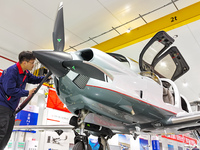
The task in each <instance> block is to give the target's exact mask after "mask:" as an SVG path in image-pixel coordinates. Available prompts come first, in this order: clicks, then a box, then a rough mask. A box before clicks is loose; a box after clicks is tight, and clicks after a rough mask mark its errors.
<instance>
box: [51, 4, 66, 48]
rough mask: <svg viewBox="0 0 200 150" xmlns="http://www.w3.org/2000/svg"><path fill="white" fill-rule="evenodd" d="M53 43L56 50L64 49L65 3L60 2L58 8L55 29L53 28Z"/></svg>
mask: <svg viewBox="0 0 200 150" xmlns="http://www.w3.org/2000/svg"><path fill="white" fill-rule="evenodd" d="M53 45H54V50H55V51H63V49H64V46H65V33H64V20H63V3H62V2H61V3H60V6H59V8H58V12H57V16H56V20H55V24H54V30H53Z"/></svg>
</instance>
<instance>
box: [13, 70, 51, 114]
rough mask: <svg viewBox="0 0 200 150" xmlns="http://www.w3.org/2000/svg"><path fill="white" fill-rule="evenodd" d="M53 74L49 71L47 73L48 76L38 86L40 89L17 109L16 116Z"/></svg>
mask: <svg viewBox="0 0 200 150" xmlns="http://www.w3.org/2000/svg"><path fill="white" fill-rule="evenodd" d="M51 75H52V73H51V71H49V72H48V73H47V75H46V76H45V77H44V79H43V80H42V81H41V82H40V84H39V85H38V87H37V88H36V90H35V91H34V93H33V94H31V95H29V96H28V97H27V98H26V99H25V100H24V101H23V103H21V105H20V106H19V107H18V108H17V109H16V111H15V114H17V113H18V112H20V111H21V110H22V109H23V108H24V107H25V106H26V105H27V104H28V103H29V102H30V100H31V99H32V98H33V96H34V95H35V94H36V93H37V91H38V90H39V89H40V87H41V86H42V84H43V83H44V82H45V81H46V80H47V79H48V77H49V76H51Z"/></svg>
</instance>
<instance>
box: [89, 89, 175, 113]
mask: <svg viewBox="0 0 200 150" xmlns="http://www.w3.org/2000/svg"><path fill="white" fill-rule="evenodd" d="M86 86H91V87H96V88H101V89H105V90H109V91H112V92H116V93H119V94H122V95H125V96H128V97H130V98H133V99H136V100H138V101H141V102H143V103H146V104H148V105H151V106H154V107H157V108H159V109H162V110H165V111H168V112H170V113H173V114H175V115H176V114H177V113H175V112H172V111H170V110H167V109H164V108H161V107H159V106H156V105H153V104H150V103H147V102H145V101H143V100H141V99H138V98H135V97H132V96H130V95H127V94H124V93H121V92H118V91H115V90H112V89H108V88H104V87H99V86H95V85H86Z"/></svg>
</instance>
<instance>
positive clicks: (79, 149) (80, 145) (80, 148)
mask: <svg viewBox="0 0 200 150" xmlns="http://www.w3.org/2000/svg"><path fill="white" fill-rule="evenodd" d="M73 150H84V149H83V142H81V141H80V142H77V143H76V144H75V145H74V147H73ZM88 150H92V148H91V146H90V145H89V144H88Z"/></svg>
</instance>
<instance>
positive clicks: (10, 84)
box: [0, 62, 44, 111]
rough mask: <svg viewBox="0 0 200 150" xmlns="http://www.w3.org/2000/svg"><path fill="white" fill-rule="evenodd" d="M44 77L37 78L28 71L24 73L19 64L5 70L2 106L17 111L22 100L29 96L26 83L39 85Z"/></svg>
mask: <svg viewBox="0 0 200 150" xmlns="http://www.w3.org/2000/svg"><path fill="white" fill-rule="evenodd" d="M43 78H44V77H36V76H34V75H33V74H31V73H30V72H29V71H28V70H25V71H24V72H23V70H22V68H21V66H20V64H19V62H18V63H16V64H14V65H12V66H10V67H9V68H8V69H6V70H4V71H3V73H2V76H1V77H0V105H2V106H5V107H8V108H10V109H11V110H12V111H15V109H16V108H17V106H18V104H19V101H20V98H21V97H24V96H28V95H29V91H28V90H25V87H26V83H32V84H37V83H40V82H41V81H42V79H43Z"/></svg>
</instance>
